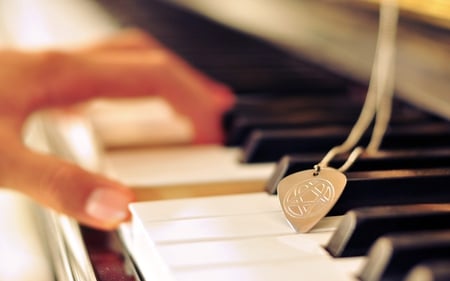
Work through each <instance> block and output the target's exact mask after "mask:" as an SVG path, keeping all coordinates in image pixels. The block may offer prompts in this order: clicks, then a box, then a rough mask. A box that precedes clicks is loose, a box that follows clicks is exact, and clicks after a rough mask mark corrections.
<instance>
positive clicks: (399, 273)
mask: <svg viewBox="0 0 450 281" xmlns="http://www.w3.org/2000/svg"><path fill="white" fill-rule="evenodd" d="M439 258H450V230H443V231H442V230H441V231H427V232H413V233H403V234H392V235H386V236H382V237H381V238H379V239H377V241H376V242H375V244H374V245H373V246H372V247H371V248H370V251H369V255H368V259H367V263H366V264H365V265H364V267H363V269H362V271H361V274H360V276H359V277H360V278H361V280H362V281H394V280H403V279H404V278H405V277H406V274H407V273H408V271H409V270H411V269H412V268H413V267H414V266H415V265H417V264H419V263H420V262H422V261H426V260H429V259H439Z"/></svg>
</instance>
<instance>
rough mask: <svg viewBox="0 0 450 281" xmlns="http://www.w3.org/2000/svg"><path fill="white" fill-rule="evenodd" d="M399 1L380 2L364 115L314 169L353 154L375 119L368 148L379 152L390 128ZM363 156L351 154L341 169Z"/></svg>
mask: <svg viewBox="0 0 450 281" xmlns="http://www.w3.org/2000/svg"><path fill="white" fill-rule="evenodd" d="M398 13H399V11H398V6H397V0H382V1H381V2H380V16H379V27H378V36H377V43H376V48H375V56H374V62H373V65H372V71H371V77H370V80H369V87H368V90H367V95H366V99H365V101H364V104H363V107H362V109H361V113H360V115H359V117H358V120H357V121H356V123H355V125H354V126H353V128H352V129H351V131H350V133H349V135H348V137H347V139H346V140H345V141H344V142H343V143H342V144H341V145H338V146H335V147H333V148H332V149H331V150H330V151H328V153H327V154H326V155H325V157H324V158H323V159H322V160H321V161H320V163H319V164H317V165H315V166H318V167H319V168H315V169H317V170H318V171H320V167H327V166H328V164H329V162H330V161H331V160H332V159H333V158H334V157H335V156H336V155H338V154H342V153H346V152H348V151H350V150H351V149H352V148H353V147H354V146H355V145H356V144H357V143H358V141H359V140H360V139H361V137H362V135H363V134H364V132H365V131H366V130H367V128H368V127H369V126H370V123H371V122H372V121H373V119H374V117H375V124H374V128H373V130H372V135H371V138H370V141H369V144H368V145H367V149H366V151H367V152H368V153H373V152H376V151H377V150H378V149H379V147H380V145H381V142H382V139H383V136H384V134H385V132H386V130H387V128H388V125H389V120H390V116H391V112H392V99H393V95H394V88H395V83H394V82H395V49H396V42H395V41H396V33H397V25H398ZM363 152H364V148H362V147H356V148H354V149H353V151H352V152H351V153H350V155H349V157H348V158H347V160H346V161H345V163H344V164H343V165H342V166H341V167H340V168H339V169H338V170H339V171H341V172H344V171H346V170H347V169H348V168H350V166H351V165H352V164H353V163H354V162H355V161H356V159H357V158H358V157H359V155H361V154H362V153H363Z"/></svg>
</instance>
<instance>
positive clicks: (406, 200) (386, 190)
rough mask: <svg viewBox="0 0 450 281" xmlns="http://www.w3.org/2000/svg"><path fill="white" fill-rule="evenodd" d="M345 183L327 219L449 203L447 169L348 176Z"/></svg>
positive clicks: (381, 172)
mask: <svg viewBox="0 0 450 281" xmlns="http://www.w3.org/2000/svg"><path fill="white" fill-rule="evenodd" d="M347 179H348V181H347V185H346V187H345V189H344V191H343V193H342V195H341V197H340V198H339V200H338V201H337V202H336V204H335V205H334V207H333V208H332V209H331V210H330V212H329V213H328V215H329V216H332V215H342V214H344V213H345V212H347V211H348V210H351V209H354V208H358V207H366V206H383V205H406V204H432V203H449V202H450V186H449V182H450V168H435V169H411V170H389V171H365V172H349V173H347Z"/></svg>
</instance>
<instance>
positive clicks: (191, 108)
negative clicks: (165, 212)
mask: <svg viewBox="0 0 450 281" xmlns="http://www.w3.org/2000/svg"><path fill="white" fill-rule="evenodd" d="M0 65H1V67H0V142H1V144H2V145H1V146H0V156H1V158H0V185H1V186H7V187H11V188H14V189H16V190H18V191H21V192H23V193H25V194H27V195H28V196H30V197H31V198H33V199H35V200H36V201H38V202H40V203H42V204H43V205H46V206H48V207H50V208H53V209H55V210H57V211H58V212H62V213H65V214H67V215H70V216H72V217H74V218H75V219H77V220H78V221H79V222H80V223H83V224H86V225H89V226H92V227H95V228H101V229H112V228H115V227H116V226H117V225H118V223H120V222H122V221H123V220H126V219H127V218H128V217H129V213H128V204H129V203H130V202H131V201H132V200H133V199H134V197H133V193H132V191H131V190H129V189H128V188H127V187H125V186H123V185H122V184H120V183H118V182H115V181H112V180H110V179H107V178H105V177H103V176H102V175H98V174H93V173H89V172H87V171H85V170H83V169H81V168H80V167H78V166H76V165H74V164H70V163H67V162H64V161H63V160H61V159H58V158H56V157H53V156H51V155H43V154H39V153H37V152H35V151H31V150H29V149H28V148H26V147H25V146H24V145H23V143H22V126H23V124H24V122H25V120H26V119H27V118H28V116H29V115H30V114H31V113H33V112H35V111H37V110H40V109H45V108H50V107H56V106H68V105H72V104H75V103H78V102H83V101H86V100H89V99H91V98H94V97H131V96H150V95H155V96H156V95H157V96H161V97H163V98H165V99H167V101H168V102H169V103H170V104H171V105H172V106H173V107H174V109H175V110H177V111H178V112H179V113H180V114H183V115H185V116H187V117H188V118H189V119H190V120H191V122H192V126H193V128H194V135H195V139H194V142H196V143H207V142H220V141H221V140H222V130H221V118H222V115H223V113H224V112H225V111H226V110H227V109H229V108H230V107H231V106H232V104H233V103H234V97H233V94H232V93H231V91H230V90H229V89H228V88H227V87H226V86H224V85H222V84H220V83H218V82H216V81H213V80H211V79H210V78H208V77H206V76H205V75H203V74H202V73H200V72H198V71H197V70H195V69H193V68H192V67H191V66H189V65H188V64H187V63H186V62H185V61H183V60H182V59H181V58H179V57H177V56H176V55H175V54H173V53H172V52H170V51H169V50H167V49H166V48H164V47H163V46H162V45H161V44H159V43H158V42H157V41H156V40H154V39H153V38H151V37H149V36H148V35H146V34H143V33H141V32H139V31H136V30H131V31H126V32H123V33H121V34H119V35H118V36H116V37H114V38H111V39H110V40H108V41H105V42H103V43H101V44H99V45H96V46H92V47H89V48H86V49H82V50H77V51H72V52H57V51H42V52H35V53H25V52H20V51H14V50H3V51H0Z"/></svg>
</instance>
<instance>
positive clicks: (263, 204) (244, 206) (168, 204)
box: [130, 192, 281, 222]
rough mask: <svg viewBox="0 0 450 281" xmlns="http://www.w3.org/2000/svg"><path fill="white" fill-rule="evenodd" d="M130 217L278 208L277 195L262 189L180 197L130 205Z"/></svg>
mask: <svg viewBox="0 0 450 281" xmlns="http://www.w3.org/2000/svg"><path fill="white" fill-rule="evenodd" d="M130 210H131V212H132V213H133V216H134V218H138V219H139V220H140V221H143V222H151V221H158V220H174V219H187V218H201V217H211V216H227V215H238V214H251V213H260V212H272V211H281V207H280V203H279V201H278V198H277V196H275V195H270V194H268V193H266V192H256V193H249V194H235V195H224V196H210V197H200V198H183V199H172V200H161V201H152V202H151V203H149V202H138V203H133V204H131V205H130Z"/></svg>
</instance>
